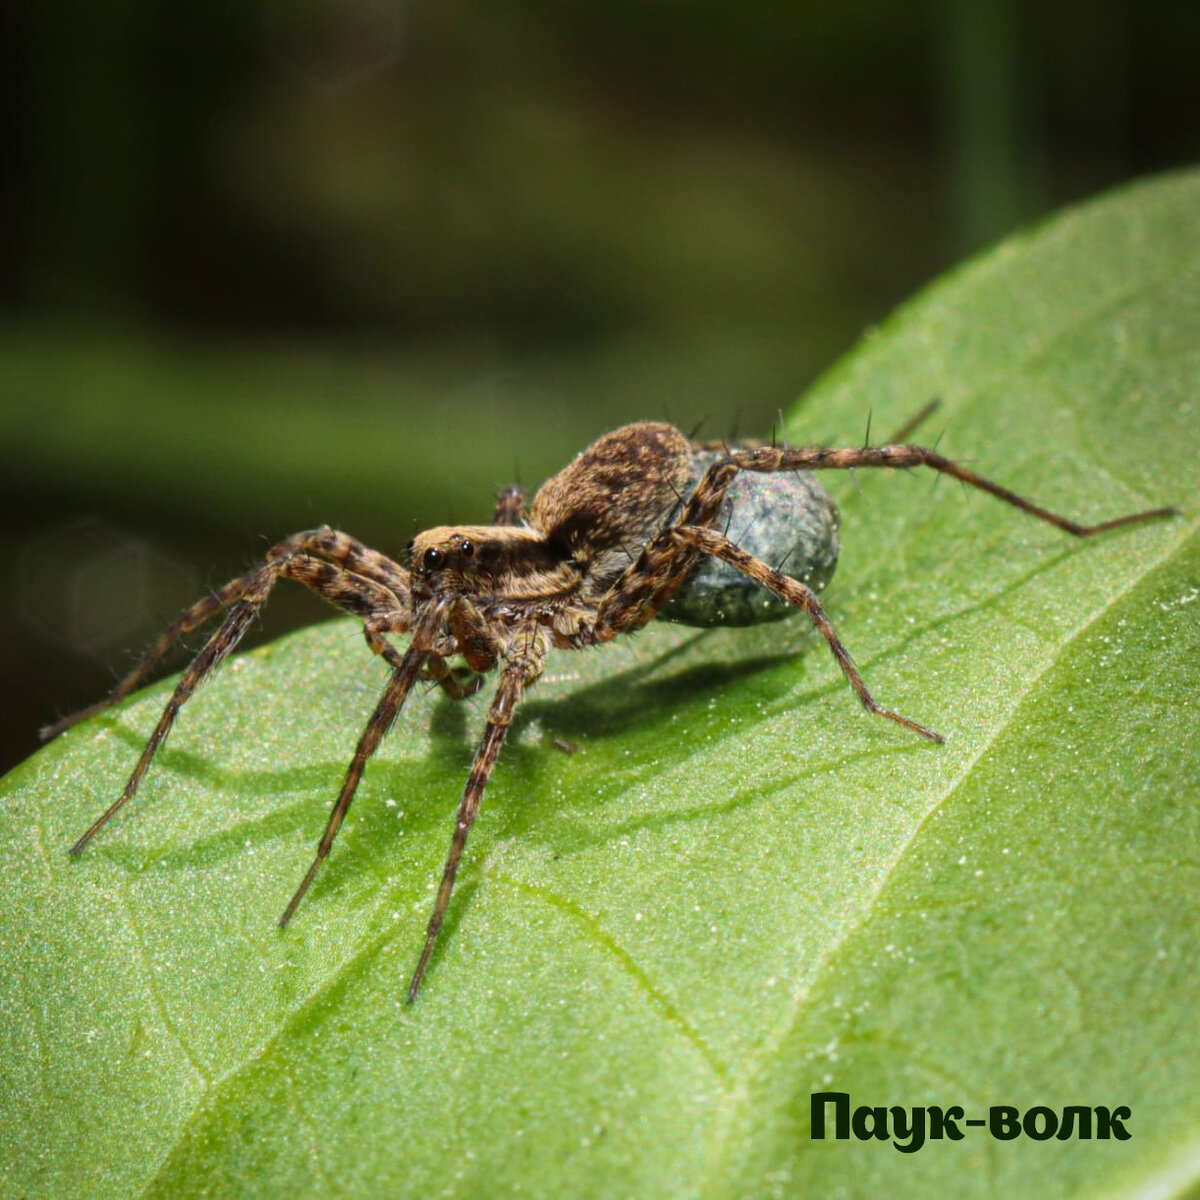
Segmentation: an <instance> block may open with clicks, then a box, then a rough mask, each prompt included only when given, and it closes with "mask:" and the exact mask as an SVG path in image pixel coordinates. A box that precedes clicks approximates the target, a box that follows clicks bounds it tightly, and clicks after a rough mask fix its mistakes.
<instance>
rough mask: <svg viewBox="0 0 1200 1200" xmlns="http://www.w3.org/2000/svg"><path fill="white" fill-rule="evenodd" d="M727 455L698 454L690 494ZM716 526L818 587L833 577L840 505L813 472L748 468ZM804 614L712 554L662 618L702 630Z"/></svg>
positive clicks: (703, 559) (728, 496)
mask: <svg viewBox="0 0 1200 1200" xmlns="http://www.w3.org/2000/svg"><path fill="white" fill-rule="evenodd" d="M722 457H723V455H721V454H719V453H717V452H712V451H700V452H697V453H696V454H694V455H693V468H692V476H691V479H690V480H689V487H688V495H689V496H690V495H691V492H692V491H694V490H695V488H696V485H697V484H698V483H699V482H700V479H701V476H703V474H704V472H705V471H706V470H707V469H708V468H709V467H710V466H711V465H712V464H713V463H714V462H719V461H720V460H721V459H722ZM681 507H682V505H681ZM676 515H677V514H676ZM672 519H673V520H674V519H675V517H674V516H673V517H672ZM712 528H713V529H715V530H716V531H717V532H718V533H723V534H724V535H725V536H726V537H727V538H729V540H730V541H731V542H733V543H734V544H735V545H737V546H740V547H741V548H742V549H743V550H745V551H746V553H747V554H752V555H754V557H755V558H758V559H761V560H762V561H763V562H765V563H766V564H767V565H768V566H771V567H775V568H776V569H777V570H779V571H782V572H783V573H784V574H785V575H790V576H791V577H792V578H793V579H798V580H799V581H800V582H801V583H804V584H807V585H808V586H809V587H810V588H812V589H813V591H815V592H820V591H821V590H822V589H823V588H824V587H825V585H826V584H827V583H828V582H829V581H830V580H831V579H832V578H833V572H834V570H835V568H836V567H837V559H838V510H837V505H836V504H835V503H834V502H833V498H832V497H831V496H830V495H829V493H828V492H827V491H826V490H825V489H824V488H823V487H822V486H821V485H820V484H819V483H818V482H817V481H816V479H815V478H814V476H813V475H812V473H811V472H809V471H778V472H774V473H770V474H768V473H764V472H758V471H742V472H741V473H740V474H739V475H738V477H737V478H736V479H735V480H734V481H733V483H732V485H731V486H730V488H729V491H728V492H727V493H726V495H725V500H724V502H723V503H722V505H721V512H720V515H719V516H718V517H717V520H716V521H715V522H714V524H713V526H712ZM797 611H799V610H798V609H796V608H795V607H793V606H792V605H791V604H789V603H788V602H787V601H786V600H783V599H781V598H780V597H779V596H777V595H775V593H774V592H772V591H770V590H769V589H768V588H765V587H763V586H762V585H761V584H757V583H755V582H754V581H753V580H752V579H750V578H748V577H747V576H745V575H743V574H742V573H741V572H740V571H738V570H737V569H736V568H734V567H731V566H730V565H729V564H728V563H724V562H722V561H721V560H720V559H716V558H712V557H710V556H709V555H707V554H705V555H702V556H701V557H700V560H699V562H697V563H696V566H695V567H694V568H693V570H692V572H691V574H690V575H689V576H688V577H687V579H686V580H684V582H683V584H682V586H681V587H680V588H679V590H678V591H676V593H675V594H674V595H673V596H672V597H671V599H670V600H669V601H668V602H667V603H666V604H665V605H664V606H663V608H662V611H661V612H660V613H659V619H660V620H664V621H674V622H676V623H677V624H680V625H696V626H701V627H709V626H714V625H759V624H762V623H763V622H765V621H778V620H780V619H781V618H783V617H787V616H791V615H792V614H793V613H796V612H797Z"/></svg>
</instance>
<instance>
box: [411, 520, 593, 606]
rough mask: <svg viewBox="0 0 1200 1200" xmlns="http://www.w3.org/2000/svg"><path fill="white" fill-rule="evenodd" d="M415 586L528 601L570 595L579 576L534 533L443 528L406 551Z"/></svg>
mask: <svg viewBox="0 0 1200 1200" xmlns="http://www.w3.org/2000/svg"><path fill="white" fill-rule="evenodd" d="M407 554H408V558H409V561H410V562H411V563H412V572H413V575H414V576H415V580H414V582H416V583H417V585H418V587H419V586H420V585H421V584H422V583H423V584H424V585H425V589H423V590H428V591H431V592H457V593H463V594H466V595H473V596H489V597H495V596H501V597H510V598H512V599H524V598H527V597H531V596H534V595H542V594H546V593H549V594H554V593H556V592H559V591H562V590H566V589H569V588H570V587H571V586H573V584H574V583H575V582H576V581H577V580H578V573H577V572H576V571H575V568H574V566H573V565H572V564H571V563H570V562H569V561H564V560H563V558H562V557H561V556H560V555H559V554H557V553H556V552H555V551H554V549H553V548H552V547H551V546H550V544H549V543H548V542H547V541H546V539H545V538H544V537H543V536H542V535H541V534H540V533H538V532H537V531H536V530H533V529H526V528H518V527H512V526H500V525H439V526H437V527H436V528H434V529H427V530H426V531H425V532H424V533H419V534H417V536H416V537H415V538H413V540H412V541H411V542H409V544H408V547H407Z"/></svg>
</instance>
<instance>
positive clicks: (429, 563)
mask: <svg viewBox="0 0 1200 1200" xmlns="http://www.w3.org/2000/svg"><path fill="white" fill-rule="evenodd" d="M424 563H425V570H427V571H436V570H437V569H438V567H440V566H441V565H442V552H441V551H440V550H435V549H434V548H433V547H432V546H430V547H429V549H428V550H426V551H425V558H424Z"/></svg>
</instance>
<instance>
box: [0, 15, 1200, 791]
mask: <svg viewBox="0 0 1200 1200" xmlns="http://www.w3.org/2000/svg"><path fill="white" fill-rule="evenodd" d="M1198 62H1200V6H1198V5H1196V4H1191V3H1181V2H1179V0H1086V2H1085V0H1060V2H1053V0H1042V2H1034V0H1028V2H1017V0H1014V2H1005V0H978V2H971V0H943V2H942V3H934V4H921V3H913V2H912V0H905V2H903V3H900V2H893V0H874V2H869V0H846V2H844V3H842V4H839V5H830V4H825V3H819V4H818V3H807V2H805V0H740V2H739V3H737V4H734V3H730V2H725V3H711V2H710V3H705V2H704V0H688V2H687V3H684V2H682V0H680V2H677V3H654V2H647V0H636V2H634V0H574V2H572V0H525V2H519V0H514V2H510V3H504V2H501V0H465V2H455V0H400V2H394V0H342V2H334V0H286V2H277V3H273V4H270V5H266V4H255V3H245V2H244V0H239V2H238V3H233V2H232V0H210V2H209V3H207V4H204V5H195V6H185V5H170V6H166V5H150V4H146V3H141V4H139V3H136V2H135V0H97V2H96V3H92V4H90V5H89V4H82V3H79V4H75V5H47V4H39V3H35V0H9V3H7V4H6V5H5V6H4V7H3V8H2V9H0V120H2V125H0V133H2V135H3V143H2V146H0V154H2V157H0V172H2V174H0V514H2V515H0V520H2V521H3V523H4V530H3V532H4V538H5V554H4V556H3V562H4V567H3V571H4V573H5V577H4V581H3V583H4V587H3V604H4V610H3V613H2V617H3V621H2V624H0V629H2V631H3V632H2V634H0V678H2V679H3V684H4V686H3V690H2V693H0V694H2V697H3V712H2V713H0V769H2V768H4V767H7V766H9V765H11V764H12V763H14V762H16V761H18V760H19V759H20V758H21V757H22V756H24V755H25V754H27V753H28V752H30V751H31V750H32V749H34V747H35V746H36V744H37V742H36V729H37V727H38V726H39V725H40V724H42V723H44V722H45V721H48V720H51V719H53V718H54V717H55V716H56V715H60V714H62V713H65V712H69V711H71V710H72V709H73V708H75V707H78V706H80V705H82V704H84V703H86V702H88V701H90V700H93V699H95V698H97V697H98V696H99V695H100V694H102V693H103V692H104V691H106V690H107V688H108V687H109V686H110V685H111V682H112V680H113V678H114V675H115V673H116V672H117V671H118V670H119V669H120V668H121V667H122V666H124V665H127V664H128V663H129V661H130V656H131V654H133V653H134V652H136V651H137V650H139V649H140V648H142V647H143V646H144V645H145V644H146V643H147V642H148V640H149V639H150V638H151V637H152V636H153V634H154V632H155V630H156V628H158V627H160V626H161V624H162V623H164V622H165V621H166V620H168V619H170V617H171V616H172V615H174V612H175V611H177V610H178V608H179V607H181V606H182V605H183V604H184V603H185V602H187V601H189V600H191V599H193V598H195V597H197V596H199V595H201V594H202V593H203V590H204V589H205V588H206V587H207V586H210V585H215V584H218V583H220V582H223V581H224V579H226V578H228V577H229V576H231V575H234V574H236V573H238V572H239V571H240V570H242V569H243V568H244V567H245V566H246V565H248V563H249V562H251V561H252V560H253V559H254V558H256V557H257V556H258V555H260V554H261V552H262V551H263V549H265V547H266V546H267V545H268V544H269V543H270V541H272V540H274V539H276V538H278V537H279V536H281V535H283V534H285V533H289V532H292V531H294V530H296V529H299V528H305V527H308V526H310V525H314V524H319V523H321V522H322V521H329V522H330V523H333V524H336V525H339V526H341V527H343V528H346V529H348V530H350V531H351V532H354V533H356V534H357V535H359V536H360V537H362V538H364V539H365V540H367V541H369V542H371V543H373V544H375V545H377V546H379V547H380V548H381V549H385V550H392V551H394V550H396V549H398V548H399V547H400V546H402V545H403V544H404V542H406V541H407V540H408V538H409V537H410V536H411V535H412V533H413V532H414V531H415V530H416V529H418V528H420V527H422V526H424V525H428V524H433V523H439V522H442V521H447V520H481V519H487V516H488V514H489V513H490V508H491V493H492V492H493V491H494V489H495V488H496V487H498V486H499V485H501V484H504V483H506V482H510V481H511V480H512V479H513V478H517V477H519V478H520V479H521V480H522V481H523V482H524V483H526V484H527V485H530V486H535V485H536V483H537V482H538V481H539V480H540V479H541V478H543V477H544V476H545V475H546V474H548V473H549V472H551V471H552V470H554V469H556V468H557V467H558V466H560V465H561V464H562V463H563V462H565V461H566V460H567V459H568V458H569V457H570V456H571V454H572V453H574V451H575V450H577V449H579V448H580V447H582V446H583V445H584V444H585V443H586V442H587V441H588V440H589V439H590V438H591V437H593V436H594V435H596V434H598V433H600V432H603V431H604V430H605V429H607V428H610V427H612V426H613V425H614V424H616V423H619V422H620V421H622V420H627V419H632V418H636V417H667V418H669V419H673V420H675V421H676V422H677V423H678V424H680V425H681V426H683V427H684V428H690V427H692V426H693V425H694V424H695V423H696V422H697V421H699V420H701V419H702V418H707V424H706V426H705V428H706V430H707V431H708V432H709V435H710V436H722V435H725V434H727V433H729V432H730V430H731V428H732V426H733V425H734V423H735V422H736V423H737V425H738V427H739V428H740V430H741V431H742V432H745V433H753V434H761V433H764V432H765V431H766V430H767V429H768V428H769V426H770V424H771V422H772V420H773V418H774V414H775V412H776V410H777V409H779V408H781V407H786V406H787V405H788V404H789V403H790V401H791V399H792V398H793V397H794V396H795V395H796V394H797V393H798V392H799V391H801V390H802V389H803V388H804V387H805V386H806V385H807V384H808V383H809V382H810V381H811V380H812V379H813V378H814V376H815V375H816V374H817V373H819V372H820V371H821V370H822V369H823V368H824V367H825V366H827V365H829V364H830V363H831V362H832V361H833V360H834V359H835V358H836V357H837V356H838V355H840V354H841V353H842V352H844V351H845V350H846V349H847V348H848V347H849V346H850V345H851V344H852V343H853V342H854V341H855V340H856V339H857V338H858V337H859V336H861V335H862V334H863V333H864V331H866V330H868V329H869V328H870V326H871V325H872V324H873V323H874V322H877V321H879V320H880V319H882V318H883V317H884V316H885V315H886V314H887V313H888V311H889V310H890V309H891V308H892V307H893V306H894V305H895V304H896V303H898V302H899V301H900V300H902V299H903V298H904V297H906V296H907V295H908V294H910V293H911V292H912V291H913V290H914V289H915V288H917V287H918V286H919V285H921V284H922V283H923V282H925V281H927V280H929V279H930V278H932V277H933V276H934V275H936V274H937V273H938V272H940V271H942V270H943V269H945V268H946V267H948V266H949V265H951V264H952V263H954V262H956V261H958V260H959V259H960V258H962V257H963V256H964V255H966V254H969V253H970V252H972V251H975V250H977V249H979V248H981V247H983V246H984V245H986V244H988V243H989V242H991V241H993V240H995V239H997V238H999V237H1002V236H1003V235H1005V234H1006V233H1008V232H1009V231H1011V230H1012V229H1013V228H1014V227H1016V226H1018V225H1020V224H1021V223H1023V222H1027V221H1029V220H1030V219H1032V218H1035V217H1037V216H1038V215H1039V214H1042V213H1045V212H1048V211H1050V210H1051V209H1053V208H1055V207H1058V206H1060V205H1062V204H1064V203H1068V202H1070V201H1072V200H1075V199H1078V198H1082V197H1084V196H1087V195H1090V194H1092V193H1094V192H1096V191H1099V190H1101V189H1104V188H1106V187H1110V186H1112V185H1115V184H1117V183H1119V182H1121V181H1122V180H1126V179H1129V178H1131V177H1133V176H1135V175H1140V174H1144V173H1147V172H1151V171H1156V170H1161V169H1165V168H1170V167H1174V166H1179V165H1183V164H1188V163H1191V162H1194V161H1195V160H1196V159H1197V157H1200V154H1198V152H1200V70H1198V69H1197V63H1198ZM925 399H927V397H914V408H916V407H917V406H919V404H920V403H922V402H923V401H924V400H925ZM865 418H866V414H864V421H865ZM812 432H813V436H814V438H817V439H819V438H820V436H821V434H822V431H821V430H820V428H816V429H814V430H813V431H812ZM298 590H299V589H296V591H298ZM324 611H325V610H324V609H323V608H322V607H321V606H320V605H319V603H318V602H317V601H315V600H312V599H311V598H308V597H306V596H304V595H302V594H301V595H296V594H293V592H291V591H289V590H288V589H287V588H286V586H285V588H284V589H283V590H281V591H280V592H278V593H277V595H276V598H275V599H274V600H273V602H272V605H271V608H270V613H269V616H268V618H267V620H266V622H265V626H264V631H263V632H261V633H259V634H257V636H273V635H275V634H277V633H279V632H281V631H282V630H284V629H286V628H288V627H290V626H291V625H294V624H296V623H300V622H304V621H307V620H310V619H313V618H314V617H319V616H321V615H322V614H323V613H324ZM363 655H364V659H365V658H366V652H365V651H363Z"/></svg>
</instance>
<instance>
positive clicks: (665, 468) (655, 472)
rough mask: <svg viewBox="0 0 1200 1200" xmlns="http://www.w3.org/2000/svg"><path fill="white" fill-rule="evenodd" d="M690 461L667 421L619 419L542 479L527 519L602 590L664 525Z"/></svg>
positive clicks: (681, 440) (682, 486) (678, 435)
mask: <svg viewBox="0 0 1200 1200" xmlns="http://www.w3.org/2000/svg"><path fill="white" fill-rule="evenodd" d="M691 461H692V453H691V447H690V446H689V445H688V442H687V439H686V438H685V437H684V436H683V434H682V433H680V432H679V430H678V429H675V428H674V427H673V426H671V425H667V424H664V423H662V422H659V421H639V422H637V423H636V424H633V425H623V426H622V427H621V428H620V429H615V430H613V432H612V433H606V434H605V435H604V436H603V437H601V438H597V439H596V441H594V442H593V443H592V444H591V445H590V446H589V447H588V448H587V449H586V450H584V451H583V453H582V454H580V455H578V456H577V457H576V458H575V460H574V461H573V462H572V463H570V464H569V465H568V466H566V467H564V468H563V469H562V470H561V471H559V473H558V474H557V475H554V476H552V477H551V478H550V479H548V480H546V482H545V483H544V484H542V486H541V488H540V489H539V490H538V494H537V496H536V497H535V498H534V501H533V507H532V508H531V509H530V512H529V524H530V525H531V526H532V527H533V528H534V529H536V530H537V531H538V532H539V533H541V534H542V535H543V536H544V537H545V539H546V541H547V542H548V543H549V544H550V545H551V546H553V547H555V548H556V549H557V550H558V551H559V552H560V553H562V554H563V555H567V556H569V557H570V559H571V560H572V561H573V562H574V563H575V564H577V565H578V567H579V568H580V569H581V571H582V572H583V573H584V575H585V576H586V577H587V579H588V582H589V584H590V586H591V587H592V588H593V589H596V590H602V589H603V588H604V587H607V586H608V585H609V584H610V583H612V582H613V581H614V580H615V579H616V578H617V577H618V576H619V575H620V574H621V572H622V571H623V570H624V569H625V568H626V567H628V566H629V564H630V563H632V562H633V561H634V560H635V559H636V558H637V556H638V555H639V554H640V553H641V551H642V548H643V547H644V546H645V545H646V543H647V542H648V541H649V540H650V539H651V538H652V537H653V536H654V535H655V534H656V533H659V532H661V531H662V529H663V528H664V527H665V526H666V524H667V518H668V517H669V516H670V514H671V512H672V510H673V509H674V508H675V507H676V506H677V504H678V503H679V497H680V496H682V495H684V494H685V493H686V492H687V490H688V479H689V472H690V470H691Z"/></svg>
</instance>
